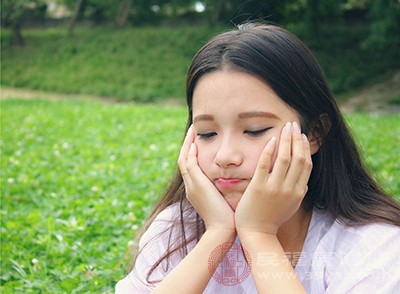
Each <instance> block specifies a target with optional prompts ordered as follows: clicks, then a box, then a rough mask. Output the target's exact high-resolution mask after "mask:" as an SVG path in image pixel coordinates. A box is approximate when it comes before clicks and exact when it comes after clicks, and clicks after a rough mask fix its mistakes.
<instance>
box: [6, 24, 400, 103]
mask: <svg viewBox="0 0 400 294" xmlns="http://www.w3.org/2000/svg"><path fill="white" fill-rule="evenodd" d="M288 28H289V29H290V30H291V31H293V32H294V33H295V34H297V35H299V36H300V37H303V36H305V33H304V32H305V28H304V26H301V25H292V26H288ZM225 29H226V28H223V27H217V28H210V27H207V26H197V27H194V26H179V27H175V28H171V27H169V28H168V27H166V28H161V27H144V28H127V29H124V30H115V29H114V28H108V27H81V28H78V29H77V31H76V34H75V36H74V37H71V38H70V37H68V36H67V33H66V28H62V27H61V28H50V29H26V30H25V31H24V35H25V36H26V39H27V44H28V45H27V46H26V47H24V48H15V47H12V46H11V35H10V32H9V31H8V30H6V29H3V30H2V35H1V51H2V57H3V58H2V66H1V67H2V75H1V86H3V87H17V88H28V89H35V90H44V91H51V92H59V93H73V94H77V93H79V94H86V95H98V96H103V97H113V98H117V99H120V100H134V101H141V102H145V101H155V100H163V99H171V98H173V99H177V98H178V99H183V97H184V84H185V75H186V71H187V68H188V66H189V63H190V61H191V59H192V57H193V55H194V54H195V52H196V51H197V50H198V49H199V48H200V47H201V46H202V45H203V44H204V43H205V42H206V41H207V40H208V39H209V38H210V37H211V36H213V35H215V34H216V33H217V32H221V31H223V30H225ZM367 35H368V27H367V26H366V25H362V26H354V25H347V24H341V25H340V24H338V25H335V26H332V25H330V26H326V27H321V37H320V38H318V39H317V40H314V41H313V42H312V43H311V42H310V46H311V47H312V48H313V51H314V52H315V55H316V56H317V58H318V60H319V61H320V63H321V65H322V67H323V69H324V70H325V72H326V75H327V77H328V80H329V81H330V84H331V85H332V88H333V90H334V92H335V93H336V94H341V93H344V92H347V91H349V90H354V88H357V87H360V86H361V85H363V83H365V82H366V81H370V80H371V79H372V80H373V81H375V80H376V79H379V77H381V76H382V75H384V74H386V75H387V73H388V72H389V73H390V72H392V71H394V70H395V69H396V68H397V69H398V68H399V67H400V64H399V61H398V58H394V59H393V58H391V56H389V55H388V54H380V53H377V52H375V51H374V52H372V53H371V52H368V51H365V50H361V49H360V44H361V42H362V41H363V40H364V39H365V38H366V37H367ZM377 54H378V55H380V57H379V58H376V56H377Z"/></svg>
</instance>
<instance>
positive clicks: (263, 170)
mask: <svg viewBox="0 0 400 294" xmlns="http://www.w3.org/2000/svg"><path fill="white" fill-rule="evenodd" d="M275 146H276V137H272V138H271V140H269V141H268V143H267V145H265V147H264V150H263V151H262V153H261V156H260V159H259V160H258V163H257V167H256V170H255V172H254V176H253V181H254V182H259V183H262V182H265V180H266V179H267V178H268V175H269V170H270V168H271V164H272V155H273V154H274V150H275Z"/></svg>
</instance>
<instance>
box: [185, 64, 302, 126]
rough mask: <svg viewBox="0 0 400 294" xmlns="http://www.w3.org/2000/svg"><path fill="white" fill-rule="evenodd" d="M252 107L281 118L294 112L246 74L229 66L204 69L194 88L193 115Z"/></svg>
mask: <svg viewBox="0 0 400 294" xmlns="http://www.w3.org/2000/svg"><path fill="white" fill-rule="evenodd" d="M254 111H264V112H270V113H273V114H276V115H277V116H278V117H282V119H284V118H285V117H286V116H293V115H295V111H294V110H293V109H292V108H290V107H289V106H288V105H287V104H286V103H284V102H283V100H281V99H280V98H279V97H278V95H277V94H276V93H275V91H274V90H272V88H271V87H269V86H268V84H266V83H265V82H263V81H262V80H261V79H259V78H257V77H254V76H252V75H250V74H246V73H242V72H238V71H233V70H221V71H216V72H212V73H208V74H206V75H204V76H203V77H202V78H201V79H200V80H199V81H198V83H197V85H196V87H195V89H194V92H193V117H195V116H197V115H203V114H213V115H223V114H231V115H237V114H239V113H243V112H254Z"/></svg>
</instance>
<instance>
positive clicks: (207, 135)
mask: <svg viewBox="0 0 400 294" xmlns="http://www.w3.org/2000/svg"><path fill="white" fill-rule="evenodd" d="M269 129H271V128H265V129H261V130H256V131H244V133H245V134H248V135H250V136H253V137H258V136H261V135H263V134H264V133H265V132H267V131H268V130H269ZM216 135H217V133H216V132H209V133H204V134H200V133H199V134H197V136H198V137H199V139H200V140H210V139H211V138H212V137H214V136H216Z"/></svg>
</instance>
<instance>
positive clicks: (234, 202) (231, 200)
mask: <svg viewBox="0 0 400 294" xmlns="http://www.w3.org/2000/svg"><path fill="white" fill-rule="evenodd" d="M241 197H242V195H240V196H238V195H235V196H233V195H226V196H225V195H224V198H225V200H226V202H228V204H229V206H230V207H231V208H232V210H233V211H236V207H237V206H238V204H239V201H240V198H241Z"/></svg>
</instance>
